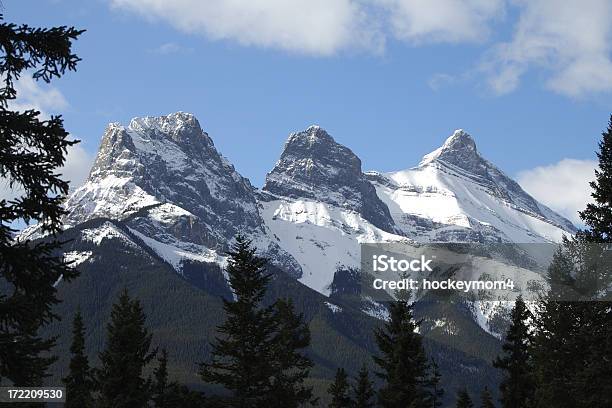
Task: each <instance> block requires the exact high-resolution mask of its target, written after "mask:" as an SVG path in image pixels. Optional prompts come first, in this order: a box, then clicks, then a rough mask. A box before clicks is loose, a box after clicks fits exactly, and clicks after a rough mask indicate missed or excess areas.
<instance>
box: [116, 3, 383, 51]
mask: <svg viewBox="0 0 612 408" xmlns="http://www.w3.org/2000/svg"><path fill="white" fill-rule="evenodd" d="M110 1H111V5H112V6H113V7H114V8H116V9H122V10H128V11H131V12H135V13H138V14H140V15H142V16H144V17H146V18H149V19H152V20H162V21H165V22H167V23H170V24H171V25H173V26H174V27H175V28H177V29H179V30H181V31H183V32H188V33H196V34H204V35H206V36H207V37H209V38H211V39H213V40H233V41H237V42H238V43H240V44H242V45H254V46H259V47H265V48H275V49H282V50H287V51H292V52H297V53H303V54H310V55H323V56H325V55H332V54H334V53H336V52H338V51H340V50H344V49H347V48H361V49H368V50H375V51H376V50H380V49H381V47H382V41H383V38H382V37H381V36H380V34H379V32H378V30H377V29H376V28H375V27H374V26H375V23H373V22H372V21H371V20H370V19H368V16H367V14H366V13H365V11H364V9H363V7H361V6H360V5H359V4H358V2H357V1H355V0H248V1H240V0H172V1H167V0H110Z"/></svg>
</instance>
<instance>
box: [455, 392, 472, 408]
mask: <svg viewBox="0 0 612 408" xmlns="http://www.w3.org/2000/svg"><path fill="white" fill-rule="evenodd" d="M455 407H456V408H473V407H474V404H473V403H472V399H471V398H470V394H468V392H467V390H466V389H465V388H464V389H462V390H460V391H459V392H458V393H457V403H456V404H455Z"/></svg>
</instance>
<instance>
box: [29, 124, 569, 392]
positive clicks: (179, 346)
mask: <svg viewBox="0 0 612 408" xmlns="http://www.w3.org/2000/svg"><path fill="white" fill-rule="evenodd" d="M65 208H66V211H67V213H66V216H65V219H64V225H65V231H64V233H63V236H64V238H66V239H67V240H69V242H67V243H66V245H65V247H64V254H65V257H66V258H67V259H69V260H71V261H73V265H74V266H75V267H76V268H78V269H79V270H80V271H81V277H79V278H78V279H77V280H76V281H75V282H72V283H69V284H63V283H61V282H60V283H58V288H59V292H60V296H61V297H62V299H63V303H62V304H61V305H60V306H58V311H59V313H60V314H61V315H63V316H70V314H71V313H72V311H73V310H74V308H76V307H77V306H78V307H81V309H82V310H83V311H84V315H85V317H86V321H88V322H90V330H91V331H90V335H89V337H88V340H89V342H88V350H89V352H90V354H91V355H92V358H94V359H95V356H96V352H97V351H99V350H100V348H101V346H102V342H103V337H104V324H105V322H106V318H107V315H108V311H109V310H110V305H111V304H112V302H113V301H114V299H115V298H116V295H117V293H118V292H119V291H120V290H121V289H122V288H123V287H128V289H130V291H131V292H133V294H134V295H136V296H138V297H139V298H141V299H142V301H143V305H144V306H145V310H146V311H147V315H148V317H149V323H150V325H151V327H152V330H153V332H154V336H155V339H156V341H158V342H159V344H163V345H165V346H166V347H167V348H168V350H169V351H170V353H171V356H172V354H175V360H174V363H173V365H172V366H171V372H172V373H173V375H174V376H175V377H177V378H179V379H181V380H182V381H186V382H188V383H193V384H197V383H198V381H197V378H196V375H195V372H196V369H195V364H196V363H197V362H198V361H201V360H202V359H204V358H205V357H206V355H207V353H208V352H209V345H208V342H209V341H210V340H212V338H213V336H214V328H215V327H216V325H218V324H219V323H220V321H221V318H222V314H223V312H222V306H221V301H220V299H221V298H223V297H225V298H227V297H230V296H231V291H230V289H229V287H228V285H227V282H226V278H225V275H224V271H223V267H224V265H225V260H226V258H225V252H226V251H227V250H228V249H229V245H230V244H231V242H232V239H233V238H234V237H235V235H236V234H239V233H240V234H243V235H246V236H247V237H249V238H250V239H252V240H253V244H254V245H255V246H256V247H257V248H258V251H259V253H260V254H261V255H263V256H266V257H268V258H269V259H270V270H272V271H273V272H274V279H273V283H272V287H271V290H270V296H273V295H277V296H289V297H292V298H293V299H294V300H295V302H296V305H297V307H298V309H300V311H302V312H303V313H304V314H305V317H306V318H307V319H309V322H310V327H311V331H312V332H313V344H312V346H311V348H310V350H309V353H310V355H311V356H312V358H313V360H315V362H316V363H317V368H316V369H315V370H314V372H313V380H312V381H313V384H315V386H316V388H317V389H319V390H323V389H325V387H326V384H327V381H328V380H329V378H330V377H331V376H332V375H333V372H334V370H335V367H337V366H344V367H346V368H347V369H348V370H349V372H355V371H356V370H358V368H359V367H360V365H361V363H362V362H363V361H369V355H370V354H371V353H372V352H374V351H375V346H374V342H373V338H372V335H371V332H372V329H373V328H374V327H377V326H378V325H379V324H380V322H381V321H383V320H384V319H385V318H386V316H387V314H386V307H385V304H384V302H381V301H374V300H372V299H371V298H368V297H367V296H360V297H359V296H358V297H357V298H355V297H354V296H349V295H347V293H349V294H350V293H351V290H350V286H351V282H353V283H354V280H355V279H357V278H355V276H354V275H358V274H359V270H358V269H359V266H360V244H362V243H385V242H400V243H401V242H405V243H429V242H472V243H521V244H537V243H554V242H558V241H559V240H560V239H561V237H562V236H563V235H564V234H566V235H569V234H572V233H574V232H575V231H576V229H575V227H574V226H573V225H572V223H571V222H570V221H568V220H567V219H565V218H564V217H562V216H561V215H559V214H557V213H555V212H554V211H552V210H551V209H550V208H548V207H546V206H544V205H543V204H541V203H539V202H538V201H536V200H535V199H534V198H533V197H531V196H530V195H529V194H527V193H526V192H525V191H524V190H523V189H522V188H521V187H520V186H519V185H518V184H517V183H516V182H515V181H513V180H512V179H511V178H510V177H508V176H507V175H505V174H504V173H503V172H502V171H501V170H500V169H498V168H497V167H496V166H495V165H494V164H492V163H491V162H489V161H487V160H486V159H485V158H483V157H482V156H481V155H480V154H479V152H478V149H477V147H476V143H475V141H474V139H473V138H472V137H471V136H470V135H469V134H468V133H467V132H465V131H463V130H457V131H455V132H454V133H453V134H452V135H451V136H450V137H448V138H447V139H446V141H445V142H444V143H443V144H442V146H441V147H440V148H438V149H436V150H435V151H434V152H432V153H429V154H427V155H425V156H424V157H423V159H422V160H421V162H420V163H419V164H418V165H417V166H416V167H413V168H409V169H405V170H400V171H396V172H391V173H382V172H376V171H368V172H364V171H363V169H362V165H361V160H360V159H359V157H357V155H355V153H353V152H352V151H351V150H350V149H349V148H348V147H346V146H343V145H341V144H339V143H337V142H336V141H335V140H334V139H333V137H332V136H331V135H329V134H328V133H327V132H326V131H325V130H324V129H323V128H321V127H319V126H310V127H309V128H307V129H306V130H304V131H301V132H297V133H292V134H291V135H290V136H289V138H288V139H287V141H286V143H285V146H284V149H283V151H282V153H281V156H280V158H279V160H278V161H277V163H276V164H275V165H274V167H273V168H272V169H271V170H270V172H269V173H268V174H267V176H266V180H265V184H264V185H263V187H262V188H261V189H258V188H255V187H254V186H252V185H251V183H250V182H249V180H248V179H246V178H245V177H243V176H242V175H240V174H239V173H238V172H237V171H236V169H235V168H234V166H233V165H232V164H231V163H230V162H229V161H228V160H227V159H226V158H225V157H223V156H222V155H221V154H220V153H219V152H218V151H217V149H216V148H215V146H214V143H213V141H212V139H211V138H210V137H209V135H208V134H207V133H206V132H204V131H203V130H202V128H201V126H200V124H199V122H198V120H197V119H196V118H195V117H194V116H193V115H191V114H188V113H183V112H177V113H173V114H170V115H167V116H160V117H145V118H135V119H132V121H131V122H130V123H129V125H128V126H124V125H121V124H118V123H111V124H109V125H108V127H107V128H106V130H105V132H104V135H103V137H102V141H101V144H100V148H99V151H98V154H97V156H96V159H95V162H94V164H93V166H92V169H91V172H90V174H89V177H88V179H87V180H86V182H85V183H84V184H83V185H82V186H79V187H78V188H76V189H75V190H74V191H73V192H72V193H71V194H70V196H69V197H68V198H67V200H66V202H65ZM22 237H30V238H40V239H45V238H44V237H40V236H39V235H38V233H37V229H36V227H31V228H29V229H27V230H26V231H24V233H23V234H22ZM476 309H477V308H474V305H471V304H469V302H459V303H457V304H451V303H448V304H445V305H443V306H442V305H437V306H431V305H429V306H428V303H427V299H421V302H420V303H417V305H416V306H415V311H416V313H417V314H418V316H419V318H421V319H422V321H423V323H422V326H421V332H422V334H423V335H424V336H425V338H426V347H427V349H428V351H430V354H432V355H434V356H435V357H436V359H437V360H438V361H439V364H440V366H441V367H442V370H443V374H444V375H445V384H446V386H447V388H449V389H450V390H453V389H454V388H457V387H459V386H463V385H466V386H468V387H470V388H471V389H473V390H478V389H480V388H481V387H482V386H484V385H488V386H489V388H491V389H494V388H496V381H497V373H496V372H495V370H494V369H492V368H491V366H490V361H491V360H492V358H493V357H494V356H495V355H496V353H497V352H499V346H500V342H499V337H500V332H501V330H500V329H495V327H496V326H495V325H494V322H493V321H492V320H494V318H493V315H491V314H489V315H486V316H485V318H483V313H482V312H478V311H477V310H476ZM69 320H70V318H69V317H68V318H64V319H63V321H62V322H61V323H59V324H57V325H55V326H53V327H52V328H50V333H62V332H64V330H68V327H69ZM500 327H503V325H502V326H500ZM59 346H60V348H65V349H67V346H68V344H67V343H66V342H65V341H63V340H62V342H60V345H59ZM171 359H172V357H171ZM57 366H58V368H57V372H56V373H55V375H56V376H60V375H61V374H62V371H63V370H64V369H65V368H64V367H65V366H66V360H65V358H62V359H60V361H59V363H58V364H57ZM475 392H476V391H475ZM450 393H451V394H452V396H454V392H452V391H451V392H450ZM320 394H322V393H320Z"/></svg>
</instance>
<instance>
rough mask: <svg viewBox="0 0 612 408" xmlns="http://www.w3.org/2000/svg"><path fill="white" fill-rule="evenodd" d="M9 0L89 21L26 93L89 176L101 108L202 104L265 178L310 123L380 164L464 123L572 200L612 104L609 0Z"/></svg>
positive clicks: (410, 161) (103, 114)
mask: <svg viewBox="0 0 612 408" xmlns="http://www.w3.org/2000/svg"><path fill="white" fill-rule="evenodd" d="M3 3H4V11H3V13H4V16H5V19H6V20H7V21H11V22H16V23H28V24H30V25H34V26H53V25H74V26H76V27H78V28H84V29H87V32H86V33H85V34H83V35H82V37H81V38H80V39H79V40H78V42H77V44H76V52H77V53H78V55H79V56H80V57H81V58H82V59H83V61H82V62H81V63H80V64H79V67H78V70H77V72H75V73H70V74H68V75H67V76H66V77H65V78H63V79H61V80H58V81H55V82H53V83H52V84H51V86H50V87H49V86H45V85H39V84H27V83H26V84H24V85H23V89H24V92H23V95H22V96H23V97H24V98H25V100H24V105H33V106H38V107H40V108H42V109H43V110H44V111H47V112H53V113H55V112H61V113H62V114H63V115H64V118H65V125H66V128H67V129H68V130H69V131H70V132H71V133H72V134H74V135H75V137H78V138H79V139H82V145H81V147H82V149H81V150H80V151H79V153H78V154H74V155H73V157H72V160H73V162H74V163H75V164H74V166H73V169H72V170H71V171H70V172H69V173H70V174H71V177H72V178H74V179H75V180H77V181H78V180H79V179H82V177H80V176H79V174H85V173H86V170H84V169H86V168H87V166H88V164H89V162H90V160H91V156H92V155H93V154H95V151H96V149H97V147H98V143H99V141H100V137H101V135H102V132H103V130H104V127H105V126H106V124H107V123H108V122H121V123H127V122H128V121H129V119H130V118H132V117H134V116H144V115H159V114H166V113H170V112H174V111H178V110H182V111H187V112H192V113H194V114H195V115H196V116H197V117H198V119H199V120H200V123H201V124H202V126H203V128H204V129H205V130H206V131H207V132H208V133H209V134H210V136H211V137H212V138H213V140H214V142H215V144H216V146H217V147H218V149H219V150H220V151H221V153H222V154H224V155H225V156H227V157H228V158H229V159H230V160H231V161H232V162H233V163H234V165H235V166H236V167H237V169H238V170H239V171H240V172H241V173H242V174H243V175H245V176H246V177H248V178H249V179H250V180H251V181H252V183H253V184H254V185H256V186H261V185H262V183H263V180H264V177H265V174H266V172H267V171H269V170H270V169H271V167H272V166H273V165H274V163H275V161H276V160H277V159H278V156H279V154H280V150H281V148H282V145H283V143H284V141H285V139H286V138H287V136H288V134H289V133H290V132H293V131H298V130H302V129H304V128H305V127H307V126H308V125H310V124H319V125H321V126H322V127H324V128H325V129H327V130H328V132H329V133H330V134H331V135H332V136H334V138H335V139H336V140H337V141H339V142H341V143H343V144H345V145H347V146H349V147H350V148H351V149H352V150H353V151H355V152H356V153H357V154H358V155H359V156H360V157H361V159H362V161H363V167H364V170H371V169H375V170H381V171H391V170H399V169H403V168H407V167H411V166H414V165H416V164H417V163H418V161H419V159H420V158H421V156H423V155H424V154H426V153H428V152H429V151H431V150H433V149H434V148H436V147H438V146H439V145H440V144H441V143H442V142H443V141H444V139H445V138H446V137H447V136H448V135H450V134H451V133H452V131H453V130H454V129H456V128H463V129H465V130H467V131H468V132H469V133H471V134H472V135H473V136H474V138H475V139H476V142H477V145H478V148H479V150H480V151H481V153H482V154H483V155H484V156H485V157H486V158H488V159H489V160H490V161H492V162H494V163H495V164H497V165H498V166H499V167H500V168H502V169H503V170H504V171H506V172H507V173H508V174H510V175H512V176H515V177H518V178H519V180H520V181H521V182H523V184H524V186H525V187H526V188H527V189H528V191H530V192H534V194H535V195H536V197H537V198H539V199H541V200H543V201H545V202H546V203H547V204H549V205H551V206H553V207H554V208H556V209H558V210H559V211H562V212H565V214H566V215H567V214H569V216H571V214H573V213H574V212H575V208H574V207H576V206H580V205H582V204H583V202H584V200H585V199H586V198H585V197H584V196H585V194H586V193H585V192H586V191H587V190H586V189H585V188H582V187H580V186H582V185H584V184H585V182H586V179H585V178H589V177H590V176H589V175H590V174H592V173H591V172H592V166H593V162H592V160H593V159H594V157H595V156H594V151H595V150H596V148H597V142H598V140H599V137H600V133H601V131H602V130H603V128H604V127H605V126H606V125H607V120H608V118H609V115H610V113H611V111H612V63H611V62H610V57H611V45H610V44H612V38H611V31H610V28H609V27H608V26H609V21H612V12H611V8H612V6H611V5H610V4H608V3H609V2H608V1H596V0H594V1H586V2H585V1H582V2H580V1H577V2H571V1H567V2H564V3H567V4H564V5H560V6H559V5H556V3H558V2H556V1H552V0H534V1H531V2H523V1H513V2H506V1H503V0H490V1H482V0H466V1H459V0H436V1H430V2H424V1H415V0H325V1H323V0H308V1H307V0H250V1H246V0H245V1H244V2H240V1H226V0H215V1H212V0H199V1H198V0H176V1H163V0H87V1H83V0H20V1H16V0H5V1H4V2H3ZM28 98H29V99H28ZM77 156H78V157H77ZM69 164H70V163H69ZM558 177H560V178H561V179H560V181H559V182H558V183H555V182H554V180H555V179H557V178H558ZM551 184H552V185H554V188H553V187H551ZM568 186H569V187H568ZM544 190H546V191H544ZM577 190H580V191H577ZM538 191H539V193H538ZM568 191H571V192H568ZM564 194H565V196H568V197H561V196H563V195H564ZM538 195H539V196H538ZM578 208H579V207H578Z"/></svg>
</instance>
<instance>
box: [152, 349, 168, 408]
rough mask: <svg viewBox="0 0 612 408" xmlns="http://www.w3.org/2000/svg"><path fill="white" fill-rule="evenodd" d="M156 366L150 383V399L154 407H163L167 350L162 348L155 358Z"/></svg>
mask: <svg viewBox="0 0 612 408" xmlns="http://www.w3.org/2000/svg"><path fill="white" fill-rule="evenodd" d="M157 363H158V365H157V367H156V368H155V370H154V371H153V384H152V385H151V392H152V395H151V400H152V401H153V405H154V406H155V408H165V407H166V406H167V400H168V352H167V351H166V349H162V351H161V355H160V356H159V357H158V358H157Z"/></svg>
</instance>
